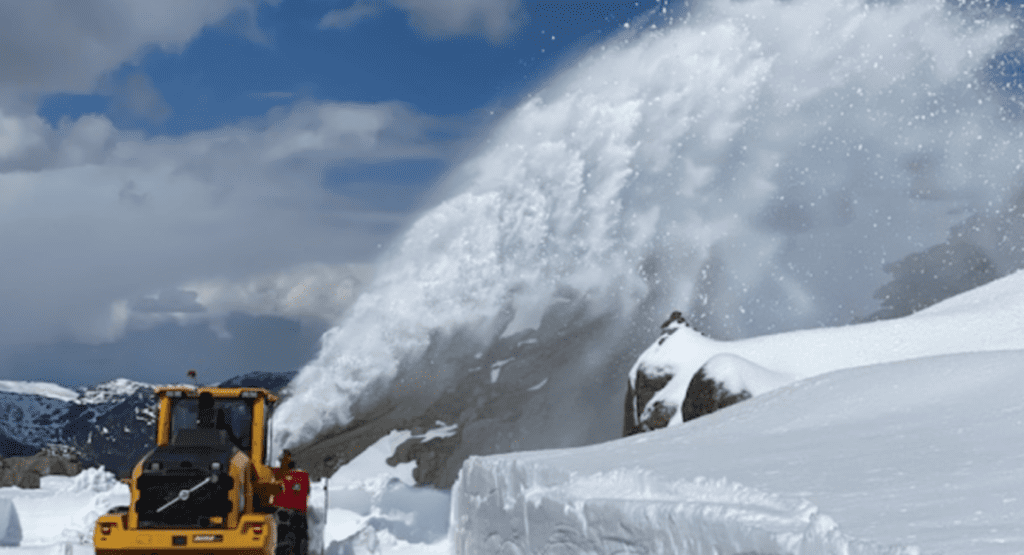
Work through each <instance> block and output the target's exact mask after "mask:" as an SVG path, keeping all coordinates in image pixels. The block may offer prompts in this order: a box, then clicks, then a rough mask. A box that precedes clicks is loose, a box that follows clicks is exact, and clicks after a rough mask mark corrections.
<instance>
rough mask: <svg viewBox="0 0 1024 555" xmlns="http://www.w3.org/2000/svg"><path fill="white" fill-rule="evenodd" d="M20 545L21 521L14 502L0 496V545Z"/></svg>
mask: <svg viewBox="0 0 1024 555" xmlns="http://www.w3.org/2000/svg"><path fill="white" fill-rule="evenodd" d="M19 545H21V521H20V520H19V519H18V511H17V509H15V508H14V502H13V501H11V500H10V499H5V498H0V546H4V547H17V546H19Z"/></svg>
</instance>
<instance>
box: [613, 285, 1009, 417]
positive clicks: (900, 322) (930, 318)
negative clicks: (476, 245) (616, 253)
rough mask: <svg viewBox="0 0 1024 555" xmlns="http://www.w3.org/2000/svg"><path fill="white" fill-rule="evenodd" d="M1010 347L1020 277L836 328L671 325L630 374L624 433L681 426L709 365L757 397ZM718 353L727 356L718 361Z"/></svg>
mask: <svg viewBox="0 0 1024 555" xmlns="http://www.w3.org/2000/svg"><path fill="white" fill-rule="evenodd" d="M1008 349H1024V272H1017V273H1014V274H1011V275H1009V276H1007V277H1005V278H1002V279H999V280H996V281H994V282H992V283H989V284H987V285H984V286H982V287H979V288H977V289H974V290H971V291H968V292H966V293H962V294H960V295H958V296H956V297H953V298H951V299H947V300H945V301H943V302H941V303H939V304H937V305H934V306H932V307H930V308H927V309H925V310H922V311H920V312H917V313H915V314H912V315H910V316H906V317H903V318H899V319H894V320H883V321H877V322H870V323H864V324H856V325H850V326H841V327H835V328H817V329H811V330H801V331H794V332H787V333H780V334H774V335H765V336H760V337H753V338H749V339H742V340H736V341H717V340H714V339H711V338H709V337H706V336H704V335H702V334H700V333H698V332H697V331H695V330H693V329H692V328H690V327H689V326H687V325H685V323H684V322H682V321H676V320H674V319H670V320H669V322H666V326H665V327H664V329H663V332H662V334H661V336H660V337H659V338H658V339H657V340H656V341H655V342H654V343H653V344H652V345H651V346H650V347H648V349H647V350H646V351H644V352H643V354H641V355H640V357H639V358H638V359H637V360H636V362H635V363H634V365H633V367H632V368H631V369H630V371H629V376H628V380H629V384H628V388H627V393H626V404H625V407H626V415H625V431H626V433H627V435H628V434H629V433H631V432H637V431H645V430H648V429H653V428H657V427H660V425H672V424H678V423H680V422H682V421H683V418H682V411H681V410H679V407H681V405H682V404H683V400H684V399H685V397H686V392H687V389H688V387H689V386H690V382H691V380H692V378H693V376H694V375H695V374H696V373H697V372H698V371H699V370H700V369H701V368H705V367H707V365H708V363H709V361H712V360H713V359H715V362H713V363H712V366H718V368H716V369H715V370H714V371H715V373H716V376H717V377H718V378H719V379H723V380H727V381H736V379H737V378H738V377H739V376H743V380H744V384H745V385H746V387H748V388H752V389H747V390H748V391H749V393H751V394H752V395H757V394H758V392H764V391H767V390H770V389H772V388H774V387H778V386H779V385H782V384H784V383H786V382H787V381H789V380H790V379H800V378H806V377H810V376H815V375H818V374H822V373H824V372H830V371H833V370H837V369H840V368H850V367H854V366H864V365H868V364H878V363H881V362H890V361H899V360H908V359H913V358H919V357H925V356H934V355H941V354H948V353H963V352H979V351H1000V350H1008ZM723 354H724V355H729V357H728V358H716V357H718V356H719V355H723ZM741 361H742V362H741ZM740 367H743V368H744V370H742V371H740V370H739V368H740ZM755 368H760V369H762V370H756V369H755ZM708 371H711V368H708ZM755 376H759V377H755ZM651 384H653V386H652V385H651ZM645 388H646V389H645ZM736 388H739V389H742V387H739V382H736V384H734V386H733V388H732V390H733V391H737V390H738V389H736ZM665 407H672V409H673V410H671V415H670V416H669V417H668V418H666V417H665V415H666V413H667V412H668V411H669V410H670V409H667V408H665Z"/></svg>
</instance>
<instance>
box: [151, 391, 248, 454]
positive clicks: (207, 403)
mask: <svg viewBox="0 0 1024 555" xmlns="http://www.w3.org/2000/svg"><path fill="white" fill-rule="evenodd" d="M253 401H254V399H245V398H233V399H232V398H214V396H213V395H211V394H210V393H208V392H203V393H201V394H199V396H198V397H178V398H174V399H171V444H180V443H186V442H188V443H191V442H192V441H191V440H193V438H195V437H197V436H202V435H209V433H206V434H204V432H196V430H220V431H223V432H224V434H223V435H224V436H226V438H227V440H228V441H230V442H231V443H232V444H234V445H235V447H238V449H239V450H241V451H243V452H245V453H249V452H250V450H251V449H252V417H253V410H252V409H253ZM218 435H219V434H218Z"/></svg>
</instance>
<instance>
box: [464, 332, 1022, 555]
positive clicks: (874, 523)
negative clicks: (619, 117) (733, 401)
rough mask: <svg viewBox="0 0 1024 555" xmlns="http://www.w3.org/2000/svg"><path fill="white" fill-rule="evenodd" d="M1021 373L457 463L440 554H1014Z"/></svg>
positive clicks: (839, 389)
mask: <svg viewBox="0 0 1024 555" xmlns="http://www.w3.org/2000/svg"><path fill="white" fill-rule="evenodd" d="M920 331H921V332H922V333H926V332H927V329H921V330H920ZM841 332H842V330H841V329H840V330H837V333H841ZM1021 368H1024V351H1004V352H992V353H965V354H956V355H945V356H941V357H927V358H921V359H916V360H912V361H904V362H898V363H889V364H883V365H877V366H869V367H860V368H854V369H845V370H839V371H836V372H831V373H828V374H823V375H820V376H816V377H813V378H809V379H806V380H802V381H799V382H796V383H793V384H790V385H788V386H785V387H783V388H781V389H777V390H775V391H772V392H769V393H766V394H764V395H761V396H758V397H755V398H753V399H750V400H748V401H744V402H743V403H740V404H737V405H734V406H731V407H729V408H727V409H724V410H721V411H719V412H716V413H714V414H710V415H707V416H704V417H702V418H700V419H697V420H694V421H692V422H688V423H686V424H684V425H682V426H674V427H670V428H666V429H663V430H657V431H654V432H650V433H646V434H640V435H637V436H632V437H629V438H624V439H619V440H615V441H610V442H606V443H603V444H598V445H592V446H587V447H579V448H574V449H560V450H549V451H536V452H525V453H523V452H521V453H514V454H505V455H492V456H488V457H472V458H470V459H468V460H467V462H466V463H465V465H464V467H463V469H462V473H461V475H460V478H459V481H458V482H457V483H456V486H455V488H454V490H453V493H452V497H453V499H452V531H451V538H452V546H453V549H454V553H457V554H467V555H468V554H474V555H478V554H479V555H482V554H487V553H522V554H530V553H552V552H559V553H561V552H567V553H620V552H628V553H778V554H783V553H785V554H801V555H810V554H814V555H819V554H829V555H832V554H836V555H838V554H854V553H892V554H895V553H906V554H910V553H914V554H917V553H950V554H953V553H956V554H957V555H1003V554H1005V555H1010V554H1016V553H1021V552H1022V551H1024V524H1022V522H1024V501H1022V498H1021V496H1020V495H1019V494H1018V493H1017V492H1019V491H1021V486H1022V484H1021V474H1020V468H1021V464H1022V462H1024V461H1022V457H1021V455H1020V453H1019V449H1018V446H1019V445H1021V442H1022V441H1024V426H1022V423H1024V403H1022V402H1021V400H1020V394H1019V392H1020V391H1021V388H1024V372H1022V371H1021Z"/></svg>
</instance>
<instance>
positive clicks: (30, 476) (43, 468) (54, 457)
mask: <svg viewBox="0 0 1024 555" xmlns="http://www.w3.org/2000/svg"><path fill="white" fill-rule="evenodd" d="M59 452H60V449H59V448H56V447H51V448H50V453H59ZM66 453H67V454H48V453H47V450H46V449H44V450H43V451H40V452H39V454H37V455H33V456H31V457H8V458H6V459H3V460H0V487H9V486H17V487H19V488H25V489H35V488H38V487H39V480H40V478H42V477H43V476H50V475H62V476H75V475H77V474H78V473H79V472H81V471H82V463H81V461H80V460H79V458H78V455H77V454H76V453H74V452H72V451H70V450H68V451H67V452H66Z"/></svg>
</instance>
